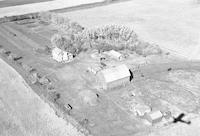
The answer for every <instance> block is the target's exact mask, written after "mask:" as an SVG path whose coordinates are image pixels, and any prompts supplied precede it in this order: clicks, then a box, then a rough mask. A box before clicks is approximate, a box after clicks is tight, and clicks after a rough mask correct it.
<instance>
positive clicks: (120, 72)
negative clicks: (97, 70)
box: [101, 64, 131, 83]
mask: <svg viewBox="0 0 200 136" xmlns="http://www.w3.org/2000/svg"><path fill="white" fill-rule="evenodd" d="M101 73H102V74H103V77H104V79H105V82H106V83H109V82H112V81H116V80H119V79H122V78H125V77H130V75H131V74H130V71H129V68H128V67H127V66H126V65H125V64H123V65H119V66H116V67H113V68H109V69H104V70H102V71H101Z"/></svg>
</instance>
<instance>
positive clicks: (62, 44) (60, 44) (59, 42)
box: [51, 34, 78, 54]
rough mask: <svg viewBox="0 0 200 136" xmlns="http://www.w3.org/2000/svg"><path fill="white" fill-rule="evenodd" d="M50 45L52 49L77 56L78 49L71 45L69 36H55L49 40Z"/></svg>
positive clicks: (71, 40) (71, 41) (71, 39)
mask: <svg viewBox="0 0 200 136" xmlns="http://www.w3.org/2000/svg"><path fill="white" fill-rule="evenodd" d="M51 43H52V46H53V47H57V48H59V49H61V50H64V51H67V52H69V53H72V54H77V52H78V48H77V47H76V46H74V44H73V38H72V37H71V36H69V35H60V34H55V35H53V37H52V38H51Z"/></svg>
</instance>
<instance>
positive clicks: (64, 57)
mask: <svg viewBox="0 0 200 136" xmlns="http://www.w3.org/2000/svg"><path fill="white" fill-rule="evenodd" d="M52 57H53V59H54V60H56V61H57V62H70V61H72V60H73V54H71V53H69V52H66V51H63V50H61V49H59V48H57V47H55V48H54V49H53V50H52Z"/></svg>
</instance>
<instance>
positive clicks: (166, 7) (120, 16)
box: [61, 0, 200, 59]
mask: <svg viewBox="0 0 200 136" xmlns="http://www.w3.org/2000/svg"><path fill="white" fill-rule="evenodd" d="M199 12H200V5H199V4H198V2H197V1H195V0H181V1H180V0H165V1H159V0H131V1H126V2H123V3H117V4H111V5H108V6H103V7H96V8H92V9H85V10H79V11H74V12H66V13H65V12H64V11H62V13H61V14H62V15H63V16H67V17H69V18H71V19H72V20H75V21H77V22H79V23H80V24H82V25H83V26H86V27H96V26H102V25H105V24H120V25H121V24H122V25H126V26H129V27H133V28H134V30H135V31H136V33H137V34H138V35H140V38H142V39H144V40H145V41H149V42H152V43H157V44H159V45H160V46H161V47H163V48H166V49H169V50H171V51H172V52H174V53H177V54H179V55H182V56H186V57H187V58H189V59H200V56H199V54H200V47H199V46H200V33H199V32H200V16H199Z"/></svg>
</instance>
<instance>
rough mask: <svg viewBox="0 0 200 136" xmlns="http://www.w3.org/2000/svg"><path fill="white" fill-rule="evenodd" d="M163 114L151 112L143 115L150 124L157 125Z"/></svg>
mask: <svg viewBox="0 0 200 136" xmlns="http://www.w3.org/2000/svg"><path fill="white" fill-rule="evenodd" d="M162 117H163V114H162V113H161V112H160V111H159V110H158V111H152V112H150V113H148V114H146V115H145V118H146V119H147V120H148V121H149V122H150V123H152V124H154V123H158V122H160V121H161V120H162Z"/></svg>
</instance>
